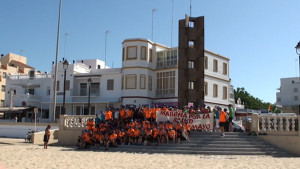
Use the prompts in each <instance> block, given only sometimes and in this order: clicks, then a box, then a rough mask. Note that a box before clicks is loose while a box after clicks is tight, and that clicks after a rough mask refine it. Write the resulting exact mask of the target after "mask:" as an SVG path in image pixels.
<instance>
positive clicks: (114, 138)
mask: <svg viewBox="0 0 300 169" xmlns="http://www.w3.org/2000/svg"><path fill="white" fill-rule="evenodd" d="M117 138H118V135H117V134H116V131H115V130H113V133H112V134H111V135H110V136H109V141H110V144H111V146H112V147H117Z"/></svg>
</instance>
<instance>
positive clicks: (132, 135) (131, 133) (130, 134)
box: [127, 126, 134, 145]
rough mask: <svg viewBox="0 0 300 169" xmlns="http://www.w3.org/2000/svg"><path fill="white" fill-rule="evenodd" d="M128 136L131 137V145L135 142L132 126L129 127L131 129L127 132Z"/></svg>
mask: <svg viewBox="0 0 300 169" xmlns="http://www.w3.org/2000/svg"><path fill="white" fill-rule="evenodd" d="M127 135H128V137H129V144H128V145H130V144H132V143H133V140H134V129H133V128H132V127H131V126H129V129H128V131H127Z"/></svg>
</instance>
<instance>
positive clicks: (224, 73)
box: [223, 63, 228, 75]
mask: <svg viewBox="0 0 300 169" xmlns="http://www.w3.org/2000/svg"><path fill="white" fill-rule="evenodd" d="M227 73H228V72H227V63H223V75H227Z"/></svg>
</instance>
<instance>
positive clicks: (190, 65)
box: [189, 61, 195, 69]
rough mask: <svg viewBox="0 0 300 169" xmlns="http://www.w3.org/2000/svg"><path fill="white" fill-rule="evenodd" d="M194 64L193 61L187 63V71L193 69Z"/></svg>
mask: <svg viewBox="0 0 300 169" xmlns="http://www.w3.org/2000/svg"><path fill="white" fill-rule="evenodd" d="M194 68H195V67H194V62H193V61H189V69H194Z"/></svg>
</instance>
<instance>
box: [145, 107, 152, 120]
mask: <svg viewBox="0 0 300 169" xmlns="http://www.w3.org/2000/svg"><path fill="white" fill-rule="evenodd" d="M143 112H144V114H145V118H146V119H145V120H147V121H151V111H150V110H149V107H145V108H144V110H143Z"/></svg>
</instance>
